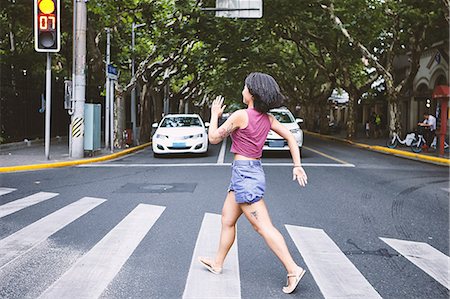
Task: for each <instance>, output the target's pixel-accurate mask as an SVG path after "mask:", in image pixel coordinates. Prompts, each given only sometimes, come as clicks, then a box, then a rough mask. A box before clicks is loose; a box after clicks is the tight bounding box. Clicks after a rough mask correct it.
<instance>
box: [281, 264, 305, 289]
mask: <svg viewBox="0 0 450 299" xmlns="http://www.w3.org/2000/svg"><path fill="white" fill-rule="evenodd" d="M305 273H306V270H305V269H303V268H301V267H298V268H297V271H296V272H295V273H290V274H288V275H287V282H286V284H287V285H286V286H285V287H283V293H285V294H290V293H292V292H293V291H295V289H296V288H297V286H298V283H299V282H300V280H301V279H302V277H303V275H305Z"/></svg>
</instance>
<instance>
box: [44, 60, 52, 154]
mask: <svg viewBox="0 0 450 299" xmlns="http://www.w3.org/2000/svg"><path fill="white" fill-rule="evenodd" d="M51 100H52V58H51V56H50V53H47V68H46V70H45V158H46V159H47V160H50V138H51V135H50V125H51V124H50V116H51V110H50V109H51V103H52V102H51Z"/></svg>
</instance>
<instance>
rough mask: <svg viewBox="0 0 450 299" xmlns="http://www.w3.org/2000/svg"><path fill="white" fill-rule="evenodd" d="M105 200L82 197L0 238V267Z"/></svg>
mask: <svg viewBox="0 0 450 299" xmlns="http://www.w3.org/2000/svg"><path fill="white" fill-rule="evenodd" d="M105 201H106V199H101V198H94V197H83V198H82V199H80V200H78V201H76V202H74V203H71V204H70V205H68V206H66V207H64V208H62V209H59V210H57V211H56V212H53V213H52V214H50V215H48V216H46V217H44V218H41V219H40V220H38V221H36V222H34V223H33V224H30V225H28V226H27V227H24V228H23V229H21V230H19V231H18V232H16V233H14V234H12V235H10V236H8V237H6V238H4V239H2V240H0V269H2V268H3V267H4V266H6V265H7V264H9V263H10V262H12V261H13V260H15V259H16V258H18V257H20V256H21V255H23V254H25V253H26V252H28V251H30V250H31V249H33V247H35V246H36V245H38V244H39V243H40V242H42V241H44V240H45V239H47V238H48V237H49V236H51V235H52V234H54V233H55V232H57V231H58V230H60V229H62V228H63V227H65V226H66V225H68V224H69V223H71V222H73V221H75V220H76V219H77V218H79V217H81V216H82V215H84V214H86V213H87V212H89V211H90V210H92V209H93V208H95V207H96V206H98V205H100V204H101V203H103V202H105Z"/></svg>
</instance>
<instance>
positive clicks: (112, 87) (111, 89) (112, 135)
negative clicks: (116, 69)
mask: <svg viewBox="0 0 450 299" xmlns="http://www.w3.org/2000/svg"><path fill="white" fill-rule="evenodd" d="M109 82H110V84H111V87H110V101H111V103H110V105H109V108H110V113H111V115H110V121H111V124H110V128H111V153H113V152H114V80H109Z"/></svg>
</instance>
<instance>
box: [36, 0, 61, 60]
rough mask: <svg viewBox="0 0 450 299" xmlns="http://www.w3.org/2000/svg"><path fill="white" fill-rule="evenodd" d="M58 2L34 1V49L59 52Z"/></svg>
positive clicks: (53, 0)
mask: <svg viewBox="0 0 450 299" xmlns="http://www.w3.org/2000/svg"><path fill="white" fill-rule="evenodd" d="M59 2H60V0H34V49H35V50H36V51H37V52H59V49H60V45H61V41H60V40H61V31H60V4H59Z"/></svg>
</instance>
